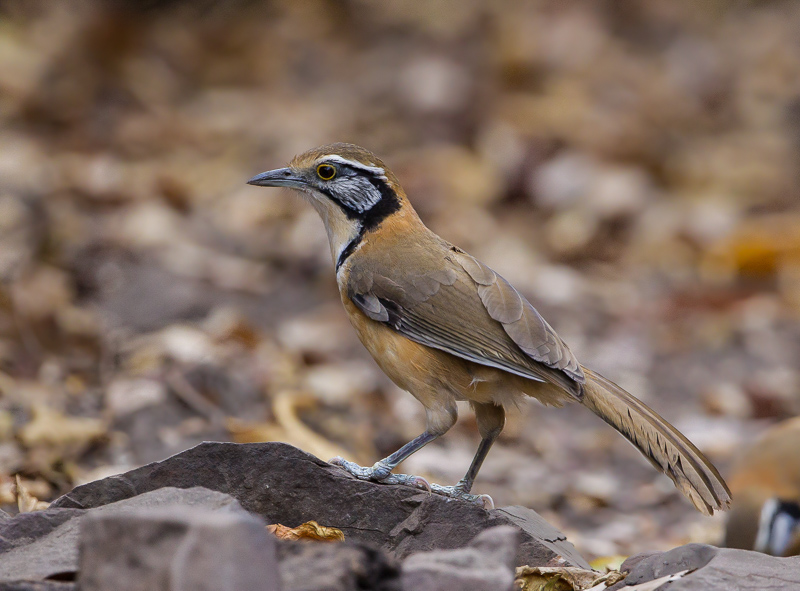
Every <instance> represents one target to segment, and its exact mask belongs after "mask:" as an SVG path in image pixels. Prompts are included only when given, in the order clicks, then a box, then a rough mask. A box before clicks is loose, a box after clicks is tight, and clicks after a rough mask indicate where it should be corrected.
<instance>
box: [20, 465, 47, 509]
mask: <svg viewBox="0 0 800 591" xmlns="http://www.w3.org/2000/svg"><path fill="white" fill-rule="evenodd" d="M16 495H17V507H18V508H19V512H20V513H30V512H31V511H41V510H42V509H47V508H48V507H49V506H50V503H45V502H44V501H40V500H39V499H37V498H36V497H34V496H33V495H32V494H31V493H30V492H28V489H27V488H26V487H25V485H24V484H22V479H21V478H20V477H19V474H17V489H16Z"/></svg>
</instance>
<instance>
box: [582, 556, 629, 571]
mask: <svg viewBox="0 0 800 591" xmlns="http://www.w3.org/2000/svg"><path fill="white" fill-rule="evenodd" d="M627 559H628V557H627V556H621V555H619V554H617V555H615V556H601V557H599V558H595V559H594V560H592V561H591V562H589V566H591V567H592V568H593V569H594V570H598V571H600V572H604V571H610V570H619V567H620V566H622V563H623V562H625V561H626V560H627Z"/></svg>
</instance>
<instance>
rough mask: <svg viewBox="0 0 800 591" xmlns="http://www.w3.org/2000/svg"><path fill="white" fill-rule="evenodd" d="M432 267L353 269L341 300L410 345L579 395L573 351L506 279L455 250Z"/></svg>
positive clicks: (578, 374) (579, 372)
mask: <svg viewBox="0 0 800 591" xmlns="http://www.w3.org/2000/svg"><path fill="white" fill-rule="evenodd" d="M437 267H438V268H436V269H432V270H428V271H424V272H418V273H413V272H412V273H408V271H407V270H406V273H407V274H405V275H403V276H402V277H400V276H398V274H396V273H393V274H392V276H391V277H390V276H389V275H390V273H389V272H388V271H386V270H383V269H380V268H375V266H372V268H371V269H369V270H367V269H365V268H364V267H359V268H353V269H352V270H351V275H350V277H349V279H348V296H349V297H350V299H351V300H352V301H353V303H355V304H356V305H357V306H358V307H359V308H360V309H361V310H362V311H363V312H364V313H365V314H366V315H367V316H368V317H370V318H372V319H373V320H376V321H378V322H383V323H385V324H387V325H388V326H391V327H392V328H393V329H394V330H396V331H397V332H399V333H400V334H402V335H404V336H405V337H407V338H409V339H411V340H413V341H415V342H418V343H420V344H423V345H426V346H429V347H433V348H436V349H440V350H442V351H446V352H448V353H451V354H453V355H456V356H457V357H461V358H462V359H467V360H469V361H473V362H475V363H479V364H481V365H487V366H490V367H496V368H498V369H502V370H504V371H508V372H510V373H513V374H516V375H519V376H522V377H525V378H528V379H531V380H536V381H548V382H553V383H556V384H558V385H560V386H562V387H564V388H565V389H566V390H568V391H571V392H573V393H575V394H577V393H578V392H579V387H578V384H582V383H583V381H584V377H583V372H582V370H581V368H580V366H579V365H578V363H577V361H576V360H575V358H574V356H573V355H572V352H571V351H570V350H569V349H568V348H567V346H566V345H565V344H564V343H563V342H562V341H561V339H559V338H558V336H557V335H556V333H555V332H554V331H553V329H552V328H550V326H549V325H548V324H547V323H546V322H545V321H544V319H543V318H542V317H541V316H540V315H539V313H538V312H537V311H536V310H535V309H534V307H533V306H531V305H530V303H528V301H527V300H526V299H525V298H524V297H522V295H520V293H519V292H518V291H517V290H515V289H514V288H513V287H512V286H511V285H510V284H509V283H508V281H506V280H505V279H503V278H502V277H501V276H499V275H497V274H496V273H495V272H494V271H492V270H491V269H490V268H489V267H487V266H485V265H483V264H481V263H480V262H478V261H477V260H476V259H474V258H473V257H471V256H469V255H467V254H465V253H463V252H460V251H452V252H448V256H447V257H446V259H445V260H444V261H442V262H441V264H440V265H437ZM464 319H469V322H465V321H464ZM501 327H502V330H501ZM576 382H577V383H576Z"/></svg>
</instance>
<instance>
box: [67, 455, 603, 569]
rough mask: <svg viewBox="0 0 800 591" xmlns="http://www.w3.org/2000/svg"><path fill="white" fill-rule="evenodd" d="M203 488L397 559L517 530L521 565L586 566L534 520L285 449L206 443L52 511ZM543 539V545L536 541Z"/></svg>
mask: <svg viewBox="0 0 800 591" xmlns="http://www.w3.org/2000/svg"><path fill="white" fill-rule="evenodd" d="M165 486H171V487H177V488H189V487H193V486H203V487H206V488H209V489H212V490H216V491H219V492H222V493H225V494H229V495H231V496H233V497H234V498H236V499H237V500H238V501H239V502H240V503H241V505H242V507H244V508H245V509H246V510H248V511H252V512H253V513H256V514H258V515H260V516H261V517H263V518H264V520H265V521H266V522H267V523H281V524H284V525H288V526H292V527H293V526H296V525H299V524H301V523H304V522H306V521H310V520H314V521H317V522H318V523H320V524H322V525H326V526H332V527H337V528H339V529H341V530H342V531H344V533H345V536H346V538H347V539H348V540H354V541H357V542H362V543H367V544H372V545H374V546H377V547H380V548H383V549H384V550H387V551H388V552H390V553H392V554H393V555H394V556H396V557H398V558H404V557H406V556H408V555H410V554H412V553H414V552H422V551H428V550H441V549H452V548H459V547H463V546H465V545H466V544H467V543H468V542H469V541H470V540H472V539H473V538H475V536H477V535H478V534H479V533H480V532H482V531H484V530H486V529H489V528H491V527H495V526H498V525H511V526H513V527H515V528H517V529H519V530H520V532H521V544H520V546H519V551H518V553H517V556H516V560H515V563H516V564H517V565H524V564H530V565H544V564H546V563H548V562H549V561H550V560H552V559H554V558H555V557H556V556H558V555H560V556H562V557H564V558H565V559H566V561H567V563H568V565H570V566H582V567H584V568H588V565H587V563H586V561H585V560H584V559H583V558H582V557H581V556H580V555H579V554H578V553H577V552H576V551H575V548H574V547H573V546H572V544H570V543H569V542H567V541H566V538H564V536H563V535H562V534H560V533H559V532H557V531H556V530H555V529H554V528H552V527H551V526H549V525H547V524H546V523H545V522H544V521H543V520H542V519H541V518H540V517H539V516H538V515H537V514H536V513H535V512H533V511H531V510H529V509H524V508H521V507H507V508H503V509H497V510H493V511H487V510H485V509H483V508H482V507H480V506H478V505H476V504H472V503H465V502H463V501H456V500H453V499H448V498H445V497H442V496H438V495H429V494H427V493H425V492H423V491H420V490H418V489H415V488H410V487H406V486H387V485H382V484H377V483H374V482H364V481H362V480H358V479H356V478H354V477H352V476H350V475H349V474H347V473H345V472H344V471H343V470H341V469H340V468H337V467H335V466H332V465H330V464H328V463H327V462H323V461H322V460H319V459H318V458H315V457H314V456H312V455H309V454H307V453H305V452H303V451H301V450H299V449H297V448H295V447H292V446H290V445H286V444H284V443H246V444H236V443H203V444H201V445H198V446H196V447H194V448H192V449H189V450H187V451H185V452H183V453H180V454H177V455H175V456H172V457H171V458H168V459H166V460H164V461H161V462H155V463H153V464H148V465H147V466H143V467H142V468H138V469H136V470H132V471H130V472H127V473H125V474H121V475H118V476H112V477H110V478H105V479H103V480H98V481H96V482H91V483H89V484H85V485H83V486H79V487H77V488H75V490H73V491H72V492H70V493H68V494H66V495H64V496H63V497H60V498H59V499H57V500H56V501H55V502H54V503H53V504H52V505H51V506H52V507H58V508H70V509H90V508H92V507H100V506H103V505H107V504H109V503H114V502H117V501H120V500H122V499H126V498H130V497H134V496H136V495H140V494H142V493H145V492H149V491H153V490H156V489H158V488H161V487H165ZM540 534H543V537H539V535H540Z"/></svg>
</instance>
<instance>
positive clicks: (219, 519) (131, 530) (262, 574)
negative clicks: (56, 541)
mask: <svg viewBox="0 0 800 591" xmlns="http://www.w3.org/2000/svg"><path fill="white" fill-rule="evenodd" d="M123 502H124V501H123ZM276 543H277V541H276V539H275V537H274V536H272V535H270V534H269V533H268V532H267V530H266V528H265V526H264V523H263V522H262V521H261V520H260V519H258V518H256V517H252V516H250V515H247V514H243V513H235V512H230V511H224V512H221V511H209V510H208V509H200V508H198V507H196V506H195V507H187V506H185V505H172V506H163V507H157V508H153V507H146V508H143V507H140V508H136V509H131V508H129V509H128V510H125V511H113V512H111V511H101V510H95V511H92V512H90V513H89V514H88V515H86V516H85V517H84V518H83V520H82V523H81V545H80V565H79V573H80V574H79V579H78V581H79V584H80V589H81V591H109V590H111V589H113V590H114V591H240V590H244V589H246V590H247V591H281V581H280V572H279V571H278V562H277V558H276V552H275V546H276Z"/></svg>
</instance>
